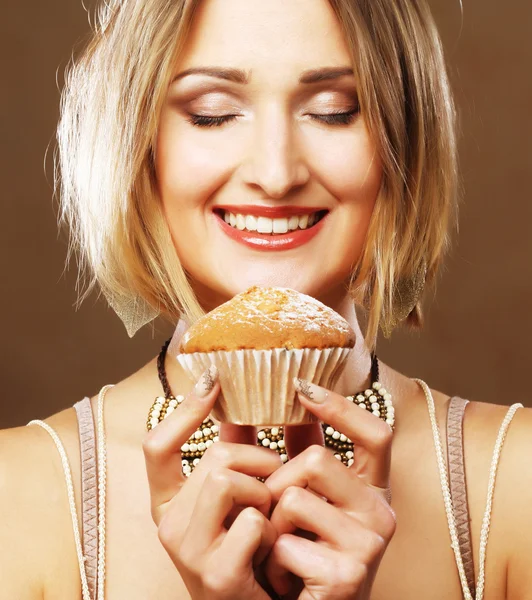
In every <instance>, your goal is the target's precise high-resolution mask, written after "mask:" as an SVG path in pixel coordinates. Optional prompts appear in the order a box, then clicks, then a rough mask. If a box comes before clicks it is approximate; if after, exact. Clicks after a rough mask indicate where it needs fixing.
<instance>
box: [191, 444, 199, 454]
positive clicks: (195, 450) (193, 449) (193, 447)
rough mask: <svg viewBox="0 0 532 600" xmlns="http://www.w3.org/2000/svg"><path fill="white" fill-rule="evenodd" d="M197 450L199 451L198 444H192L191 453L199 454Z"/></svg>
mask: <svg viewBox="0 0 532 600" xmlns="http://www.w3.org/2000/svg"><path fill="white" fill-rule="evenodd" d="M197 450H198V444H190V451H191V452H197Z"/></svg>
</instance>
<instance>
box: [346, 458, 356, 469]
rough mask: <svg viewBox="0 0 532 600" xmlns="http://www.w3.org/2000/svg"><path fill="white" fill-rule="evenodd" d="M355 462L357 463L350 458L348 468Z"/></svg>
mask: <svg viewBox="0 0 532 600" xmlns="http://www.w3.org/2000/svg"><path fill="white" fill-rule="evenodd" d="M354 462H355V461H354V460H353V459H352V458H350V459H349V460H348V461H347V466H348V467H350V466H351V465H352V464H353V463H354Z"/></svg>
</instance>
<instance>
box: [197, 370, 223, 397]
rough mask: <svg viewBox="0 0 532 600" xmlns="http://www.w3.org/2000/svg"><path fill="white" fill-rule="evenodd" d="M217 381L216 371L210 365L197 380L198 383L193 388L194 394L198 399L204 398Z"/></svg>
mask: <svg viewBox="0 0 532 600" xmlns="http://www.w3.org/2000/svg"><path fill="white" fill-rule="evenodd" d="M217 381H218V369H217V368H216V366H215V365H211V366H210V367H209V368H208V369H207V370H206V371H205V372H204V373H203V375H202V376H201V377H200V378H199V380H198V383H196V385H195V387H194V393H195V394H196V396H198V397H199V398H203V397H204V396H206V395H207V394H208V393H209V392H210V391H211V390H212V388H213V387H214V386H215V385H216V382H217Z"/></svg>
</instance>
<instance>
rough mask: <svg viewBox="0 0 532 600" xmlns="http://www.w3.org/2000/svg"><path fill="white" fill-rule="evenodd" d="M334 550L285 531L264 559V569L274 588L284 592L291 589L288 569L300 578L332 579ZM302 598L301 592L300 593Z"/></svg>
mask: <svg viewBox="0 0 532 600" xmlns="http://www.w3.org/2000/svg"><path fill="white" fill-rule="evenodd" d="M335 561H336V562H337V553H336V552H335V551H333V550H331V549H330V548H327V547H326V546H324V545H320V544H316V543H315V542H311V541H309V540H306V539H304V538H301V537H299V536H297V535H292V534H290V533H285V534H283V535H282V536H279V537H278V538H277V541H276V542H275V544H274V545H273V548H272V551H271V552H270V555H269V556H268V558H267V559H266V564H265V568H264V571H265V573H266V576H267V578H268V580H269V581H270V583H271V584H272V586H273V587H274V589H275V591H276V592H277V593H278V594H281V595H284V594H286V593H287V592H288V591H289V589H290V587H289V586H290V584H291V581H292V578H291V577H290V573H293V574H294V575H296V576H297V577H300V578H301V579H303V580H308V579H309V576H311V577H312V580H315V581H321V582H324V583H329V584H330V582H331V581H334V565H335ZM300 598H301V596H300Z"/></svg>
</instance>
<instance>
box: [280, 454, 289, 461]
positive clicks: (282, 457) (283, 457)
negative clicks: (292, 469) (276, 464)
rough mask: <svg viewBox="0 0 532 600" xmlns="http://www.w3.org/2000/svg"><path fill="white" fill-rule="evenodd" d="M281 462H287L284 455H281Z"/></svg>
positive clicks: (286, 457)
mask: <svg viewBox="0 0 532 600" xmlns="http://www.w3.org/2000/svg"><path fill="white" fill-rule="evenodd" d="M281 460H282V461H283V462H286V461H287V460H288V456H287V455H286V454H281Z"/></svg>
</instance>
